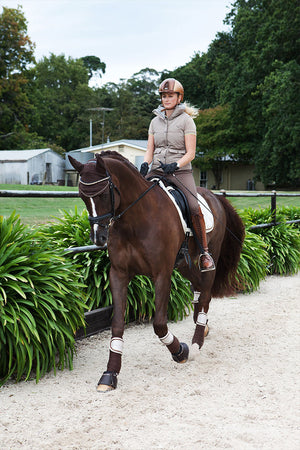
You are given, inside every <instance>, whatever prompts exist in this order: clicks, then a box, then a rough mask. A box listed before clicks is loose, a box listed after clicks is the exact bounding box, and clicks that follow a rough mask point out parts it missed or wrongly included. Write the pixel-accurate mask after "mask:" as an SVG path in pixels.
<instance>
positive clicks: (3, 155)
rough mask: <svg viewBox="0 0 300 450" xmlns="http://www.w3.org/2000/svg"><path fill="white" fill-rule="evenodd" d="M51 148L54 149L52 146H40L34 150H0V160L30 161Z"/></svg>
mask: <svg viewBox="0 0 300 450" xmlns="http://www.w3.org/2000/svg"><path fill="white" fill-rule="evenodd" d="M49 150H50V151H52V150H51V149H50V148H39V149H34V150H0V161H2V162H5V161H7V162H8V161H28V160H29V159H31V158H34V157H35V156H38V155H41V154H42V153H45V152H48V151H49Z"/></svg>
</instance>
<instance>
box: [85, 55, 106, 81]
mask: <svg viewBox="0 0 300 450" xmlns="http://www.w3.org/2000/svg"><path fill="white" fill-rule="evenodd" d="M81 59H82V61H83V65H84V66H85V67H86V68H87V69H88V71H89V79H91V78H92V77H93V76H96V75H98V76H99V77H100V78H101V76H102V74H101V72H102V73H103V74H104V73H105V69H106V64H105V63H104V62H101V59H100V58H98V56H84V57H83V58H81Z"/></svg>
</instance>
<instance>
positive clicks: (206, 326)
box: [204, 324, 209, 337]
mask: <svg viewBox="0 0 300 450" xmlns="http://www.w3.org/2000/svg"><path fill="white" fill-rule="evenodd" d="M208 333H209V328H208V325H207V324H206V325H205V330H204V337H206V336H207V335H208Z"/></svg>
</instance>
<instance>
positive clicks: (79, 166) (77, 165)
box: [68, 155, 84, 173]
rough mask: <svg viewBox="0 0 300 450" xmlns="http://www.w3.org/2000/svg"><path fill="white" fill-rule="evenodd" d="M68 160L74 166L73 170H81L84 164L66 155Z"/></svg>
mask: <svg viewBox="0 0 300 450" xmlns="http://www.w3.org/2000/svg"><path fill="white" fill-rule="evenodd" d="M68 158H69V161H70V163H71V164H72V166H73V167H74V169H75V170H77V172H79V173H80V172H81V171H82V169H83V167H84V164H82V163H81V162H79V161H77V160H76V159H74V158H73V157H72V156H70V155H68Z"/></svg>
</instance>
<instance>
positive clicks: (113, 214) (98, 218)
mask: <svg viewBox="0 0 300 450" xmlns="http://www.w3.org/2000/svg"><path fill="white" fill-rule="evenodd" d="M106 174H107V177H106V178H102V179H101V180H97V181H94V182H92V183H86V182H84V181H82V180H81V179H80V183H81V184H83V185H84V186H93V185H95V184H97V183H101V182H102V181H106V180H107V184H106V185H105V186H104V188H103V189H101V190H100V191H99V192H97V193H96V194H93V195H92V196H89V197H90V198H93V197H96V196H97V195H100V194H102V193H103V192H104V191H105V189H106V188H107V187H108V186H109V191H110V200H111V211H110V212H108V213H106V214H102V215H101V216H95V217H93V216H89V217H88V219H89V222H90V224H91V225H99V226H101V227H102V228H109V227H110V226H111V224H112V223H113V222H116V221H117V220H119V219H120V218H121V217H122V216H123V215H124V214H125V213H126V212H127V211H128V210H129V209H130V208H132V207H133V206H134V205H136V204H137V203H138V202H139V201H140V200H141V199H142V198H143V197H144V196H145V195H146V194H148V192H150V191H151V189H153V188H154V187H155V186H157V184H158V183H159V179H158V180H156V181H155V182H154V183H153V184H152V185H151V186H150V187H149V188H148V189H146V191H144V192H143V193H142V194H141V195H140V196H139V197H138V198H137V199H136V200H134V202H132V203H131V204H130V205H129V206H127V208H125V209H124V211H122V212H121V213H120V214H118V215H116V211H115V194H114V191H115V190H116V191H117V193H118V194H119V195H121V194H120V191H119V189H118V188H117V186H116V185H115V184H114V183H113V181H112V179H111V176H110V174H109V173H108V172H106ZM105 219H110V220H109V222H108V223H107V224H103V223H102V222H103V221H104V220H105Z"/></svg>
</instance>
